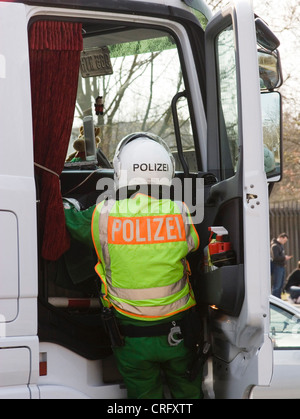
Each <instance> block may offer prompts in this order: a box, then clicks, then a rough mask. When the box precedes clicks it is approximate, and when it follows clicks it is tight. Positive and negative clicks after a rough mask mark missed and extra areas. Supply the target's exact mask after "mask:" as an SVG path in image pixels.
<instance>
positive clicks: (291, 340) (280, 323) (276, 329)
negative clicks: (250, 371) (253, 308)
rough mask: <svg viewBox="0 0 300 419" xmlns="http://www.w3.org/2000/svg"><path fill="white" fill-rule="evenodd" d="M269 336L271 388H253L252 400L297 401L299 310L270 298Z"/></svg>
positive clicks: (299, 389) (299, 388) (299, 383)
mask: <svg viewBox="0 0 300 419" xmlns="http://www.w3.org/2000/svg"><path fill="white" fill-rule="evenodd" d="M270 315H271V318H270V336H271V338H272V340H273V345H274V367H273V377H272V380H271V385H270V386H269V387H255V389H254V390H253V392H252V397H253V398H254V399H299V398H300V310H299V308H298V307H297V306H296V305H294V304H291V303H289V302H287V301H283V300H280V299H278V298H276V297H274V296H270Z"/></svg>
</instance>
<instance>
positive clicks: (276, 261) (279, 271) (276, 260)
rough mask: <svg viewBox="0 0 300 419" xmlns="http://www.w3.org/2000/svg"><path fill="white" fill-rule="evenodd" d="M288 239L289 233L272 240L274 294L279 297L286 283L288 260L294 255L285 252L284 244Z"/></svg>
mask: <svg viewBox="0 0 300 419" xmlns="http://www.w3.org/2000/svg"><path fill="white" fill-rule="evenodd" d="M287 241H288V235H287V234H286V233H281V234H279V236H278V237H277V239H273V240H272V241H271V266H272V268H271V272H272V279H273V285H272V294H273V295H274V296H275V297H278V298H281V292H282V289H283V285H284V280H285V266H286V262H287V260H290V259H291V258H292V257H293V256H288V255H286V254H285V251H284V245H285V244H286V243H287Z"/></svg>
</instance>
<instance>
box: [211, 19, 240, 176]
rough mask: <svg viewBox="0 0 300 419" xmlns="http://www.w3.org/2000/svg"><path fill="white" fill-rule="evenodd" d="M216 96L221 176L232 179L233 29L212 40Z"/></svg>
mask: <svg viewBox="0 0 300 419" xmlns="http://www.w3.org/2000/svg"><path fill="white" fill-rule="evenodd" d="M216 52H217V76H218V93H219V103H220V105H219V106H220V108H219V130H220V139H221V141H220V159H221V161H220V166H221V176H222V178H223V179H224V178H225V179H226V178H228V177H230V176H232V175H233V174H234V173H235V172H236V170H237V165H238V158H239V132H238V97H237V74H236V57H235V42H234V32H233V27H232V25H230V26H229V27H227V28H226V29H225V30H223V31H222V32H221V33H220V34H219V35H218V37H217V39H216Z"/></svg>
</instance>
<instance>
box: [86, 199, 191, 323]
mask: <svg viewBox="0 0 300 419" xmlns="http://www.w3.org/2000/svg"><path fill="white" fill-rule="evenodd" d="M189 217H190V216H189V213H188V210H187V208H186V206H185V205H184V204H182V203H177V202H174V201H171V200H168V199H155V198H152V197H150V196H147V195H143V194H140V193H139V194H136V195H134V197H131V198H128V199H123V200H120V201H116V200H113V199H108V200H106V201H102V202H101V203H100V204H98V205H97V206H96V208H95V211H94V213H93V218H92V237H93V242H94V246H95V249H96V252H97V255H98V263H97V265H96V266H95V270H96V272H97V274H98V275H99V277H100V279H101V281H102V294H103V298H102V299H103V302H104V304H106V305H107V306H113V307H115V309H116V310H118V311H119V312H120V313H122V314H124V315H125V316H128V317H131V318H136V319H143V320H159V319H163V318H166V317H169V316H172V315H174V314H176V313H178V312H181V311H184V310H187V309H188V308H190V307H192V306H193V305H195V297H194V294H193V291H192V289H191V286H190V283H189V280H188V274H189V268H188V263H187V261H186V259H185V257H186V255H187V254H188V253H189V252H190V251H193V250H195V249H197V248H198V245H199V237H198V234H197V232H196V230H195V228H194V226H193V224H189Z"/></svg>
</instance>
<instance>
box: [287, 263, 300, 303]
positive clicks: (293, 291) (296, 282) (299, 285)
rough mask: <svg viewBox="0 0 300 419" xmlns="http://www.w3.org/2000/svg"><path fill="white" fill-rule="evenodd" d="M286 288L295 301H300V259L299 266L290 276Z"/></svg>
mask: <svg viewBox="0 0 300 419" xmlns="http://www.w3.org/2000/svg"><path fill="white" fill-rule="evenodd" d="M285 290H286V291H287V292H288V293H289V294H290V298H291V299H292V300H293V302H294V303H297V304H299V303H300V261H298V268H296V269H295V270H294V271H293V272H292V273H290V275H289V276H288V279H287V283H286V286H285Z"/></svg>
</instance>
